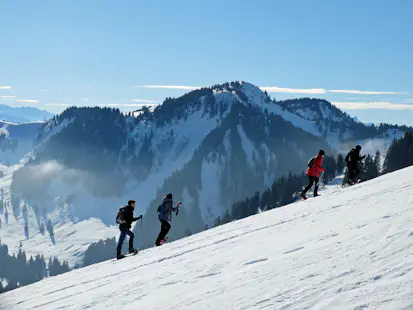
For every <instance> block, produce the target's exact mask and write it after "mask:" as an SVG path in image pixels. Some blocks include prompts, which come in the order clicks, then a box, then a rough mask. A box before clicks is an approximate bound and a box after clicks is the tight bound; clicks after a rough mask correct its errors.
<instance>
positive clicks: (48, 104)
mask: <svg viewBox="0 0 413 310" xmlns="http://www.w3.org/2000/svg"><path fill="white" fill-rule="evenodd" d="M43 105H44V106H48V107H68V106H69V104H67V103H44V104H43Z"/></svg>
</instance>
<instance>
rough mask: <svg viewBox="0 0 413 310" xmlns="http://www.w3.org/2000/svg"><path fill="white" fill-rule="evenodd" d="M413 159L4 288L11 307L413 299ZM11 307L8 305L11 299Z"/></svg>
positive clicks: (308, 304) (310, 305) (270, 305)
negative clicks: (123, 254)
mask: <svg viewBox="0 0 413 310" xmlns="http://www.w3.org/2000/svg"><path fill="white" fill-rule="evenodd" d="M412 173H413V168H406V169H403V170H400V171H397V172H394V173H391V174H388V175H385V176H382V177H379V178H376V179H374V180H371V181H369V182H365V183H362V184H359V185H355V186H353V187H351V188H347V189H341V188H338V187H336V186H335V187H327V189H326V190H325V191H323V192H322V194H323V196H321V197H319V198H316V199H311V198H310V199H309V200H307V201H303V202H299V203H296V204H292V205H289V206H285V207H282V208H279V209H275V210H271V211H268V212H263V213H260V214H258V215H255V216H252V217H249V218H246V219H243V220H240V221H236V222H232V223H229V224H227V225H223V226H219V227H217V228H214V229H210V230H208V231H205V232H203V233H199V234H196V235H192V236H190V237H188V238H184V239H181V240H178V241H175V242H171V243H166V244H165V245H163V246H162V247H156V248H151V249H147V250H144V251H142V252H141V253H139V254H138V255H137V256H132V257H129V258H126V259H124V260H121V261H114V260H111V261H106V262H103V263H100V264H96V265H92V266H89V267H86V268H83V269H78V270H74V271H71V272H68V273H66V274H63V275H59V276H57V277H51V278H47V279H44V280H42V281H40V282H37V283H34V284H32V285H29V286H25V287H22V288H19V289H16V290H13V291H10V292H6V293H4V294H2V298H1V301H0V307H3V308H4V309H34V308H36V309H58V308H59V309H63V308H65V309H86V308H88V309H105V308H108V309H264V308H267V309H287V308H288V309H367V308H369V309H370V308H372V309H392V310H394V309H411V307H413V228H412V227H413V225H412V224H413V184H412V182H411V179H412ZM3 308H2V309H3Z"/></svg>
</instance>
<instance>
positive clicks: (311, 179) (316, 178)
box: [301, 175, 320, 196]
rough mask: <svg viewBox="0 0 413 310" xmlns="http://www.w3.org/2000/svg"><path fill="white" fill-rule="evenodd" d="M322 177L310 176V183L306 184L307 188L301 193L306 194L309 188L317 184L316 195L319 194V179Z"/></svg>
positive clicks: (315, 187)
mask: <svg viewBox="0 0 413 310" xmlns="http://www.w3.org/2000/svg"><path fill="white" fill-rule="evenodd" d="M319 179H320V178H319V177H314V176H312V175H309V176H308V185H307V186H306V188H304V190H303V191H302V192H301V195H305V194H306V193H307V192H308V190H309V189H310V188H311V186H313V184H315V186H314V196H317V195H318V194H317V191H318V180H319Z"/></svg>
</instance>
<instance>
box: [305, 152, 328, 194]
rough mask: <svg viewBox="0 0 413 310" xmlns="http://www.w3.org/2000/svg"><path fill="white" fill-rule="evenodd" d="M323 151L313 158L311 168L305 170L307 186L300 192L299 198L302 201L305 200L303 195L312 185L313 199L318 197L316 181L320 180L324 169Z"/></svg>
mask: <svg viewBox="0 0 413 310" xmlns="http://www.w3.org/2000/svg"><path fill="white" fill-rule="evenodd" d="M324 154H325V153H324V151H323V150H320V151H319V152H318V154H317V156H316V157H315V160H314V163H313V166H312V167H308V168H307V172H306V174H307V176H308V185H307V186H306V188H305V189H304V190H303V191H302V192H301V194H300V196H301V197H303V198H304V199H307V196H306V195H305V194H306V193H307V192H308V190H309V189H310V188H311V187H312V186H313V185H314V197H317V196H320V195H319V194H318V181H319V180H320V172H324V171H325V169H324V168H323V166H322V165H323V158H324Z"/></svg>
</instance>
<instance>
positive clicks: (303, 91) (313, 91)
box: [260, 86, 326, 94]
mask: <svg viewBox="0 0 413 310" xmlns="http://www.w3.org/2000/svg"><path fill="white" fill-rule="evenodd" d="M260 89H261V90H264V91H267V92H268V93H295V94H325V93H326V90H325V89H323V88H284V87H275V86H262V87H260Z"/></svg>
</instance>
